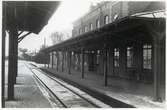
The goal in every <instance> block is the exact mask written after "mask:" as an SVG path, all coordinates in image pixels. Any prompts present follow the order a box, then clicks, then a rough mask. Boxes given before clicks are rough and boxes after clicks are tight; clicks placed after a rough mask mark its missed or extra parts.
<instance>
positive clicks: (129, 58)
mask: <svg viewBox="0 0 167 110" xmlns="http://www.w3.org/2000/svg"><path fill="white" fill-rule="evenodd" d="M133 57H134V56H133V47H127V67H132V66H133Z"/></svg>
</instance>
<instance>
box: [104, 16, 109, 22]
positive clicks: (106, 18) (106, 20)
mask: <svg viewBox="0 0 167 110" xmlns="http://www.w3.org/2000/svg"><path fill="white" fill-rule="evenodd" d="M108 23H109V17H108V15H106V16H105V17H104V24H108Z"/></svg>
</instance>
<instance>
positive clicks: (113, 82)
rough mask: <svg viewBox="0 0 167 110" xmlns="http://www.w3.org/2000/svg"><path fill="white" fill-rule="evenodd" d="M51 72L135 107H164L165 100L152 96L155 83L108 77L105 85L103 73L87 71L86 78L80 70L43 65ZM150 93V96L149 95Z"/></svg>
mask: <svg viewBox="0 0 167 110" xmlns="http://www.w3.org/2000/svg"><path fill="white" fill-rule="evenodd" d="M42 69H45V70H47V71H49V72H51V73H54V74H55V75H56V76H58V77H59V78H62V79H65V80H67V81H72V82H74V83H76V84H78V85H79V86H80V87H81V88H82V87H87V88H88V89H91V90H92V89H93V90H94V91H96V92H98V93H101V94H104V95H106V96H108V97H111V98H114V99H116V100H119V101H121V102H124V103H126V104H129V105H132V106H134V107H140V108H143V107H144V108H145V107H151V108H152V107H160V108H164V107H166V106H165V102H162V103H159V102H154V101H153V98H152V97H151V95H152V94H151V93H152V92H151V91H152V89H153V88H152V87H153V85H151V84H143V83H138V82H133V81H128V80H123V79H116V78H108V86H107V87H105V86H104V79H103V76H102V75H97V74H90V73H89V74H87V73H85V77H84V79H82V78H81V73H80V72H73V71H72V72H71V74H68V73H67V72H57V71H56V69H51V68H49V69H48V68H46V67H42ZM149 95H150V96H149Z"/></svg>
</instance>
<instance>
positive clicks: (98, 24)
mask: <svg viewBox="0 0 167 110" xmlns="http://www.w3.org/2000/svg"><path fill="white" fill-rule="evenodd" d="M96 28H100V20H99V19H97V20H96Z"/></svg>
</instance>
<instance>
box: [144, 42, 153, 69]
mask: <svg viewBox="0 0 167 110" xmlns="http://www.w3.org/2000/svg"><path fill="white" fill-rule="evenodd" d="M144 51H146V54H145V52H144ZM152 51H153V50H152V45H151V44H144V45H143V46H142V68H143V69H145V70H152ZM144 55H146V56H144ZM144 57H146V59H145V58H144ZM145 60H146V61H145ZM145 62H146V63H145Z"/></svg>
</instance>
